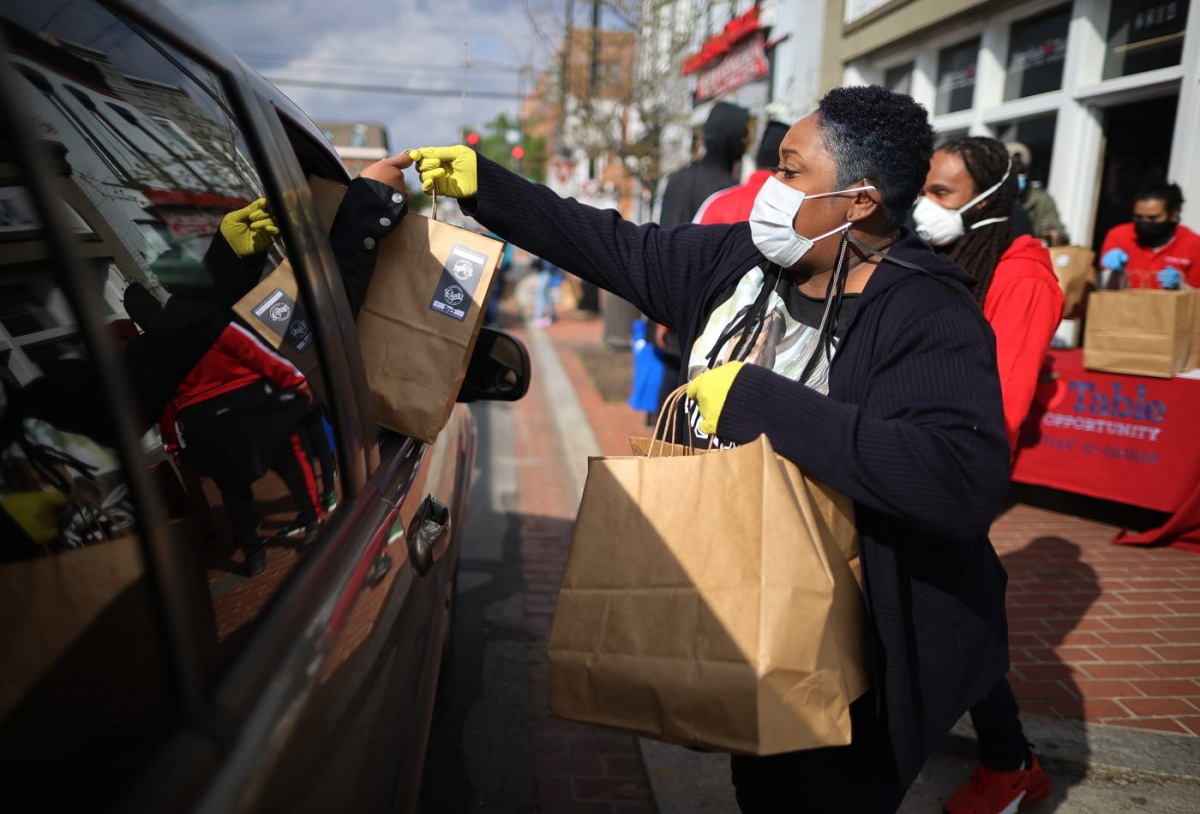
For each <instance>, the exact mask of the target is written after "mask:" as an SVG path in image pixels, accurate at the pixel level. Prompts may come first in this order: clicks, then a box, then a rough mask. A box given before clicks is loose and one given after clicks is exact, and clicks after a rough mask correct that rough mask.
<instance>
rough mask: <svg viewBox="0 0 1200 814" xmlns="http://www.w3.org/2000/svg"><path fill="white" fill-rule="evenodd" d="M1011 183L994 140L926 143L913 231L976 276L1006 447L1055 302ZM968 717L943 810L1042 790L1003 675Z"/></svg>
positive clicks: (1016, 803) (979, 813) (978, 811)
mask: <svg viewBox="0 0 1200 814" xmlns="http://www.w3.org/2000/svg"><path fill="white" fill-rule="evenodd" d="M1019 191H1020V187H1019V185H1018V184H1017V178H1016V173H1015V172H1014V171H1013V165H1012V160H1011V159H1010V158H1009V155H1008V151H1007V150H1006V149H1005V148H1004V145H1003V144H1001V143H1000V142H999V141H996V140H995V139H991V138H978V137H972V138H960V139H955V140H954V141H951V142H948V143H947V144H945V145H943V146H942V147H941V148H940V149H939V150H938V151H937V152H936V153H934V155H933V160H932V161H931V162H930V166H929V175H928V177H927V178H926V179H925V190H924V194H923V196H922V197H921V198H918V199H917V205H916V207H915V208H914V209H913V219H914V220H915V221H916V231H917V233H918V234H920V235H921V236H922V237H924V238H925V239H926V240H928V241H929V242H931V243H932V244H933V245H935V246H937V247H938V248H940V249H941V250H942V251H943V252H945V253H946V255H947V256H949V257H950V258H951V259H953V260H954V261H955V262H956V263H958V265H959V266H961V267H962V268H963V269H964V270H965V271H966V272H967V273H968V274H970V275H971V276H972V277H974V278H975V289H974V292H973V293H974V294H975V299H976V300H978V301H979V303H980V305H982V306H983V314H984V316H985V317H986V318H987V321H988V322H989V323H990V324H991V326H992V330H993V331H995V333H996V359H997V367H998V368H999V372H1000V392H1001V398H1002V399H1003V401H1004V423H1005V428H1006V430H1007V431H1008V442H1009V445H1010V446H1011V447H1013V449H1014V450H1015V446H1016V441H1017V436H1018V433H1019V431H1020V427H1021V422H1022V421H1024V419H1025V414H1026V413H1028V412H1029V407H1030V405H1031V404H1032V403H1033V395H1034V390H1035V389H1036V387H1037V378H1038V371H1039V370H1040V369H1041V366H1042V361H1043V359H1044V358H1045V355H1046V350H1047V349H1048V348H1049V347H1050V339H1051V338H1052V337H1053V336H1054V329H1055V327H1056V326H1057V325H1058V323H1059V321H1060V320H1061V319H1062V311H1063V293H1062V289H1061V288H1060V287H1059V285H1058V280H1057V279H1056V278H1055V276H1054V271H1053V267H1052V266H1051V265H1050V255H1049V253H1048V252H1047V251H1046V248H1045V247H1044V246H1043V245H1042V243H1041V241H1039V240H1037V239H1036V238H1034V237H1032V236H1029V235H1023V236H1021V237H1017V238H1015V239H1014V237H1013V229H1012V225H1011V224H1010V222H1009V220H1008V214H1009V213H1010V212H1011V211H1012V209H1013V205H1014V204H1015V203H1016V201H1017V196H1018V195H1019ZM971 720H972V722H973V723H974V725H975V731H976V733H977V734H978V736H979V752H980V759H981V765H980V766H979V767H978V768H977V769H976V770H975V773H974V775H973V776H972V778H971V781H970V782H969V783H968V784H967V785H966V786H965V787H963V788H962V789H960V790H959V791H958V792H957V793H956V794H955V795H954V796H953V797H951V798H950V799H949V800H948V801H947V802H946V806H945V810H946V811H947V812H948V814H1000V812H1011V811H1015V810H1016V807H1020V808H1025V807H1026V806H1028V805H1032V804H1033V803H1036V802H1037V801H1038V800H1042V799H1045V798H1046V797H1048V796H1049V795H1050V792H1051V791H1053V790H1054V782H1053V781H1052V780H1051V779H1050V777H1049V775H1047V774H1046V773H1045V772H1044V771H1042V768H1041V766H1040V765H1038V762H1037V758H1036V757H1035V756H1034V755H1033V753H1032V752H1031V751H1030V749H1029V743H1028V741H1026V740H1025V735H1024V732H1023V731H1022V729H1021V721H1020V719H1019V718H1018V717H1017V700H1016V697H1015V696H1014V695H1013V691H1012V687H1011V686H1009V683H1008V679H1006V678H1001V679H1000V680H999V681H998V682H997V683H996V686H995V687H994V688H993V689H992V691H991V692H990V693H989V694H988V696H987V697H986V698H985V699H984V700H983V701H981V702H980V703H978V704H976V705H975V706H974V707H972V708H971Z"/></svg>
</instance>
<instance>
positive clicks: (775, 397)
mask: <svg viewBox="0 0 1200 814" xmlns="http://www.w3.org/2000/svg"><path fill="white" fill-rule="evenodd" d="M980 330H981V326H980V323H979V320H978V318H977V316H976V315H975V314H972V313H970V312H969V310H968V309H967V308H966V307H963V306H961V305H957V304H950V305H943V306H942V307H940V308H936V309H934V310H932V311H929V312H927V313H926V314H924V315H923V316H921V317H919V318H918V319H917V320H915V321H913V322H910V323H908V324H907V325H906V326H905V327H904V329H903V330H902V331H900V332H899V333H898V335H897V336H895V337H893V338H891V341H889V342H883V343H881V345H882V347H884V348H886V350H883V351H881V352H879V353H878V354H877V356H876V357H875V358H874V359H872V360H871V365H872V368H871V375H870V381H871V385H870V387H869V389H868V392H867V394H866V395H865V398H864V399H863V401H862V403H861V404H849V403H846V402H842V401H838V400H836V399H833V398H830V397H828V396H823V395H821V394H820V393H818V392H816V391H815V390H812V389H810V388H808V387H805V386H804V385H802V384H800V383H799V382H796V381H793V380H791V379H788V378H785V377H783V376H779V375H777V374H775V373H773V372H771V371H770V370H767V369H766V368H763V367H758V366H756V365H747V366H746V367H744V368H742V370H741V372H739V373H738V375H737V378H736V379H734V383H733V386H732V387H731V388H730V390H729V395H728V398H727V399H726V402H725V406H724V409H723V410H722V412H721V417H720V419H719V421H718V425H717V432H718V434H719V435H720V436H721V437H722V438H727V439H729V440H731V441H736V442H738V443H746V442H749V441H752V440H753V439H755V438H757V437H758V436H759V435H760V434H762V433H766V435H767V438H768V439H769V440H770V441H771V445H772V446H773V447H774V448H775V451H776V452H778V453H779V454H780V455H782V456H783V457H785V458H787V459H788V460H790V461H792V462H793V463H795V464H796V465H797V466H799V467H800V468H801V469H803V470H804V471H805V472H807V473H808V474H810V475H812V476H813V477H815V478H817V479H818V480H821V481H823V482H825V483H827V484H829V485H830V486H832V487H834V488H835V489H838V490H840V491H841V492H843V493H844V494H846V495H847V496H849V497H850V498H851V499H852V500H854V501H855V502H856V503H859V504H861V505H863V506H868V507H870V508H872V509H876V510H878V511H880V512H882V513H884V514H886V515H888V516H889V517H895V518H899V519H901V520H903V521H906V522H907V523H909V524H910V525H912V526H914V527H917V528H920V529H923V530H927V531H930V532H933V533H935V534H938V535H941V536H952V537H959V536H963V537H965V536H971V535H976V534H979V533H986V531H987V529H988V527H989V526H990V525H991V522H992V519H993V518H994V517H995V515H996V512H997V511H998V510H999V508H1000V505H1001V502H1002V501H1003V499H1004V493H1005V490H1006V488H1007V485H1008V474H1009V473H1008V458H1009V452H1008V442H1007V440H1006V439H1005V437H1004V434H1003V431H1002V429H1003V426H1004V423H1003V417H1002V416H1001V415H1000V414H999V411H1000V410H1001V406H1000V405H1001V403H1002V402H1001V398H1000V391H999V383H998V381H997V379H996V370H995V362H994V361H993V360H991V358H990V357H989V356H988V354H987V353H985V352H983V351H985V350H986V348H987V345H986V343H982V342H980V341H979V332H980Z"/></svg>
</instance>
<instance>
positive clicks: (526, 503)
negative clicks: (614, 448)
mask: <svg viewBox="0 0 1200 814" xmlns="http://www.w3.org/2000/svg"><path fill="white" fill-rule="evenodd" d="M513 333H515V334H517V335H521V333H522V332H521V331H518V330H514V331H513ZM535 381H536V374H535ZM553 427H554V425H553V422H552V420H551V416H550V405H549V404H548V403H547V400H546V396H545V394H544V393H543V392H542V391H541V390H540V389H539V388H538V387H537V385H536V384H535V386H534V387H533V388H532V389H531V390H530V393H529V395H528V396H526V397H525V399H523V400H522V401H521V402H519V404H518V405H517V409H516V426H515V432H516V438H515V443H516V454H517V458H518V475H517V479H518V489H519V492H520V496H521V497H520V509H521V523H520V535H521V561H522V571H523V576H524V599H525V630H526V632H527V634H528V644H527V650H526V659H527V663H528V665H529V684H530V699H529V711H530V716H531V719H532V722H531V724H530V737H531V740H532V743H533V752H534V771H535V777H536V780H537V794H538V799H539V801H540V808H539V811H540V812H541V814H654V811H655V808H654V803H653V800H652V798H651V795H650V787H649V785H648V783H647V782H646V772H645V768H644V767H643V766H642V759H641V754H640V753H639V751H638V747H637V741H636V740H635V739H634V738H632V737H630V736H628V735H619V734H611V733H608V732H605V731H604V730H600V729H596V728H594V727H589V726H585V725H582V724H575V723H571V722H568V721H559V720H556V719H553V718H550V717H549V715H548V714H547V712H546V710H547V695H546V693H547V664H546V653H547V647H548V645H549V641H550V626H551V624H552V623H553V620H554V609H555V605H556V603H557V601H558V590H559V587H560V586H561V585H562V576H563V570H564V569H565V567H566V562H567V551H568V549H569V548H570V544H571V529H572V525H573V523H574V520H575V505H574V503H573V501H572V499H571V496H570V494H569V487H568V482H567V476H566V470H565V469H564V467H563V463H562V452H561V448H560V446H559V443H558V439H557V437H556V436H555V434H554V428H553Z"/></svg>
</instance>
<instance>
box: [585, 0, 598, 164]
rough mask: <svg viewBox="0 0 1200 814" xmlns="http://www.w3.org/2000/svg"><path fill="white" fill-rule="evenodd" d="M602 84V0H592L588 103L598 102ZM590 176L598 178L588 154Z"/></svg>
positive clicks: (594, 160) (593, 158) (592, 158)
mask: <svg viewBox="0 0 1200 814" xmlns="http://www.w3.org/2000/svg"><path fill="white" fill-rule="evenodd" d="M599 86H600V0H592V64H591V68H590V70H589V71H588V105H589V107H593V106H595V104H596V89H597V88H598V87H599ZM588 178H591V179H593V180H595V178H596V156H594V155H591V154H590V151H589V155H588Z"/></svg>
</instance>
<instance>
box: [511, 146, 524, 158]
mask: <svg viewBox="0 0 1200 814" xmlns="http://www.w3.org/2000/svg"><path fill="white" fill-rule="evenodd" d="M512 157H513V158H515V159H516V160H517V161H520V160H521V159H522V158H524V157H525V148H524V147H522V146H521V145H520V144H518V145H517V146H516V147H513V148H512Z"/></svg>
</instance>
